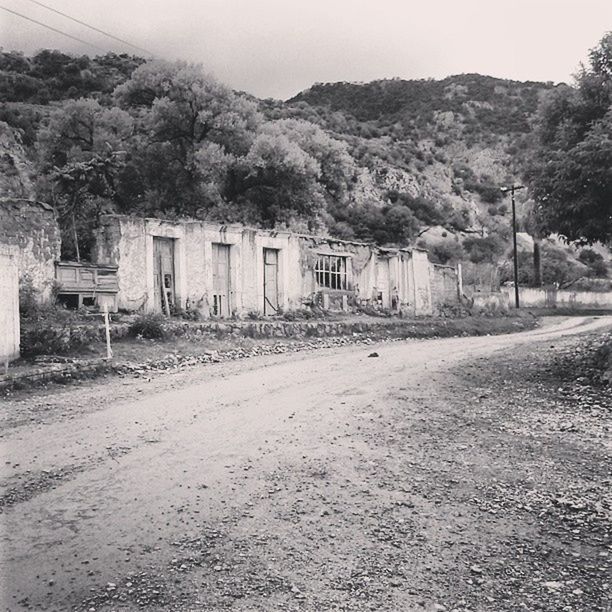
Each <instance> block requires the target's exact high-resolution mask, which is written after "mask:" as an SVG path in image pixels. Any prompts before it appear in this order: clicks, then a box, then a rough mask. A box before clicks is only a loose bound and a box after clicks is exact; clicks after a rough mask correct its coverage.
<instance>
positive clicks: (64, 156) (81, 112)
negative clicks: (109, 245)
mask: <svg viewBox="0 0 612 612" xmlns="http://www.w3.org/2000/svg"><path fill="white" fill-rule="evenodd" d="M132 134H133V121H132V118H131V117H130V116H129V115H128V114H127V113H126V112H125V111H122V110H121V109H119V108H104V107H102V106H100V104H99V103H98V102H97V101H96V100H91V99H84V98H82V99H80V100H68V101H66V102H64V103H62V105H61V106H60V107H59V108H57V109H56V110H55V111H54V112H53V113H52V114H51V116H50V118H49V121H48V123H47V125H46V126H44V127H43V128H41V129H40V130H39V133H38V139H37V149H38V154H39V170H40V178H39V181H38V191H39V196H40V197H41V198H42V199H46V200H47V201H50V202H52V203H53V204H54V206H55V208H56V210H57V211H58V213H59V221H60V227H61V229H62V233H63V234H64V236H65V238H66V239H65V240H63V241H62V249H63V255H64V256H65V257H74V258H76V259H77V260H80V259H81V257H82V256H83V257H85V258H86V257H87V256H88V254H89V250H90V247H91V245H92V241H93V230H94V227H95V226H96V224H97V221H98V218H99V215H100V214H101V213H103V212H107V211H108V210H110V208H111V207H112V204H113V200H114V196H115V193H116V183H117V180H118V177H119V173H120V171H121V168H122V167H123V165H124V159H125V153H126V149H127V147H128V146H129V141H130V139H131V137H132Z"/></svg>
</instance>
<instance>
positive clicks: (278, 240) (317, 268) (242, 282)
mask: <svg viewBox="0 0 612 612" xmlns="http://www.w3.org/2000/svg"><path fill="white" fill-rule="evenodd" d="M94 259H95V261H96V262H97V265H98V266H110V267H113V266H116V268H117V301H116V306H117V307H118V308H120V309H123V310H128V311H138V310H144V311H148V312H156V311H157V312H172V310H173V309H181V310H198V311H199V312H200V314H201V315H202V316H204V317H208V316H217V317H229V316H232V315H238V316H246V315H248V314H251V313H253V314H255V313H256V314H261V315H273V314H276V313H278V312H282V311H287V310H295V309H299V308H303V307H304V306H305V305H313V304H316V305H319V306H320V307H321V308H324V309H345V310H346V309H347V308H349V307H350V306H351V305H353V304H355V303H361V304H364V303H365V304H370V305H373V306H377V307H381V308H386V309H389V310H393V311H396V312H404V313H406V314H412V315H425V314H431V313H432V312H433V311H434V310H435V309H436V308H437V307H438V306H440V305H441V304H446V303H456V302H457V301H458V299H459V297H458V296H459V293H458V278H457V272H456V270H455V269H453V268H450V267H447V266H436V265H433V264H431V263H430V262H429V260H428V258H427V253H426V251H424V250H421V249H386V248H379V247H376V246H375V245H371V244H364V243H359V242H349V241H342V240H335V239H332V238H322V237H314V236H307V235H302V234H294V233H289V232H285V231H273V230H260V229H251V228H246V227H242V226H234V225H231V226H227V225H214V224H210V223H204V222H200V221H187V220H185V221H165V220H160V219H143V218H134V217H128V216H121V215H106V216H104V217H103V218H102V221H101V226H100V228H99V231H98V235H97V241H96V249H95V254H94Z"/></svg>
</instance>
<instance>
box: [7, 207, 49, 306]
mask: <svg viewBox="0 0 612 612" xmlns="http://www.w3.org/2000/svg"><path fill="white" fill-rule="evenodd" d="M0 245H3V246H6V247H16V251H15V258H16V263H17V269H18V274H19V277H20V278H21V279H25V278H26V277H27V278H28V279H29V280H30V281H31V282H32V285H33V287H34V288H35V289H36V290H37V291H38V297H39V299H40V300H41V301H46V300H48V299H49V297H50V296H51V290H52V288H53V283H54V280H55V262H56V261H59V258H60V246H61V238H60V230H59V226H58V224H57V220H56V219H55V212H54V210H53V208H51V207H50V206H48V205H47V204H43V203H40V202H34V201H31V200H21V199H14V198H3V199H0Z"/></svg>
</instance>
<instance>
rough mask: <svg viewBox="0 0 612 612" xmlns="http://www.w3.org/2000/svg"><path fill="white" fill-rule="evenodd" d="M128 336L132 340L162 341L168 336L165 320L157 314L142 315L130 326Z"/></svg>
mask: <svg viewBox="0 0 612 612" xmlns="http://www.w3.org/2000/svg"><path fill="white" fill-rule="evenodd" d="M129 334H130V336H132V337H133V338H146V339H148V340H163V339H164V338H166V337H167V336H168V332H167V329H166V325H165V319H164V317H163V316H162V315H160V314H158V313H144V314H140V315H138V317H137V318H136V319H135V320H134V321H133V322H132V323H131V324H130V327H129Z"/></svg>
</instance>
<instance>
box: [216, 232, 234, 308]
mask: <svg viewBox="0 0 612 612" xmlns="http://www.w3.org/2000/svg"><path fill="white" fill-rule="evenodd" d="M212 264H213V303H212V314H213V316H215V317H229V316H230V314H231V303H230V245H229V244H219V243H213V245H212Z"/></svg>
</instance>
